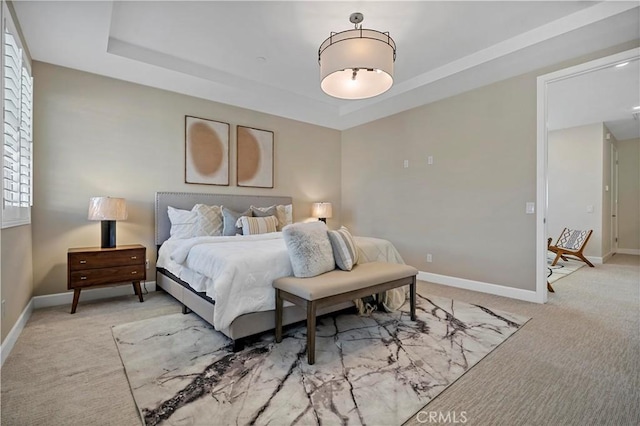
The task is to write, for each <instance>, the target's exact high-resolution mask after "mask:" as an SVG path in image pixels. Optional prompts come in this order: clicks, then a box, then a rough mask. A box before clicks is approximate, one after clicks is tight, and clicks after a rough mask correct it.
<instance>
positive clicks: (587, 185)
mask: <svg viewBox="0 0 640 426" xmlns="http://www.w3.org/2000/svg"><path fill="white" fill-rule="evenodd" d="M603 147H604V143H603V125H602V123H595V124H589V125H586V126H579V127H572V128H569V129H562V130H556V131H552V132H549V136H548V166H547V170H548V182H549V186H548V191H549V192H548V199H549V206H548V211H547V233H548V236H549V237H552V238H553V240H554V241H555V240H556V239H557V238H558V237H559V236H560V233H561V232H562V230H563V229H564V228H565V227H566V228H571V229H584V230H586V229H592V230H593V235H592V236H591V239H590V240H589V243H588V244H587V247H586V248H585V251H584V253H585V255H587V256H597V257H601V256H602V253H603V252H602V245H603V238H602V236H603V227H602V222H603V196H602V193H603V191H602V190H603V177H604V175H603V165H604V164H603V151H604V149H603ZM588 206H591V207H593V211H592V212H588V211H587V207H588ZM607 235H608V234H607Z"/></svg>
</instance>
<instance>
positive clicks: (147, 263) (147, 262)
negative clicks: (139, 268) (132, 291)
mask: <svg viewBox="0 0 640 426" xmlns="http://www.w3.org/2000/svg"><path fill="white" fill-rule="evenodd" d="M144 266H145V268H147V269H149V259H147V260H145V261H144Z"/></svg>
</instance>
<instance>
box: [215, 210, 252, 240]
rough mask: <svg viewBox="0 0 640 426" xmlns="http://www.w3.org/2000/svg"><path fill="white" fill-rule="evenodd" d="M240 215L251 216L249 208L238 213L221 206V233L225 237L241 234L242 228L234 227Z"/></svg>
mask: <svg viewBox="0 0 640 426" xmlns="http://www.w3.org/2000/svg"><path fill="white" fill-rule="evenodd" d="M241 216H248V217H252V216H253V214H252V212H251V209H248V210H247V211H244V212H242V213H239V212H237V211H234V210H231V209H228V208H226V207H222V221H223V226H222V235H224V236H226V237H232V236H234V235H237V234H242V228H236V222H237V221H238V219H239V218H240V217H241Z"/></svg>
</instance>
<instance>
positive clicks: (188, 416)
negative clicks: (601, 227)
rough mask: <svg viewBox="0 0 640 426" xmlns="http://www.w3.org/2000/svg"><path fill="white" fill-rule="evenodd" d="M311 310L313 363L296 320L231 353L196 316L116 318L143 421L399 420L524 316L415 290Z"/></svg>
mask: <svg viewBox="0 0 640 426" xmlns="http://www.w3.org/2000/svg"><path fill="white" fill-rule="evenodd" d="M403 309H404V310H405V311H399V312H394V313H382V312H374V313H373V314H372V315H371V316H369V317H362V316H357V315H356V314H340V315H337V316H333V317H332V316H327V317H324V318H321V319H319V321H318V326H317V327H318V328H317V341H316V363H315V364H314V365H311V366H310V365H308V364H307V358H306V352H305V349H306V328H305V326H304V324H302V325H297V326H294V327H291V328H288V329H285V338H284V339H283V341H282V342H281V343H275V342H274V339H273V333H265V334H264V335H263V336H262V337H261V338H259V339H256V340H254V341H253V342H252V343H250V344H249V345H248V346H247V347H246V348H245V349H244V350H242V351H240V352H237V353H233V352H232V351H231V349H230V346H229V344H230V340H229V339H228V338H226V337H225V336H224V335H222V334H221V333H219V332H217V331H215V330H214V329H213V328H212V327H211V326H210V325H209V324H207V323H206V322H204V321H203V320H202V319H200V318H199V317H198V316H196V315H195V314H189V315H182V314H174V315H168V316H162V317H156V318H151V319H147V320H143V321H138V322H134V323H130V324H124V325H119V326H116V327H113V329H112V331H113V336H114V339H115V341H116V344H117V347H118V350H119V351H120V356H121V358H122V362H123V364H124V368H125V371H126V374H127V377H128V379H129V383H130V386H131V389H132V392H133V397H134V399H135V401H136V404H137V406H138V408H139V409H140V412H141V415H142V418H143V420H144V423H145V424H146V425H156V424H166V425H238V424H240V425H244V424H271V425H319V424H323V425H333V424H335V425H340V424H349V425H359V424H367V425H399V424H402V423H403V422H404V421H406V420H408V419H409V418H410V417H411V416H413V415H415V413H417V412H418V411H419V410H420V409H422V407H424V406H425V405H426V404H427V403H428V402H429V401H431V400H432V399H433V398H434V397H435V396H436V395H438V394H439V393H440V392H442V391H443V390H444V389H445V388H446V387H447V386H449V385H450V384H451V383H453V382H454V381H455V380H456V379H458V378H459V377H460V376H461V375H462V374H464V373H465V372H466V371H467V370H468V369H469V368H471V367H472V366H473V365H474V364H476V363H477V362H478V361H480V360H481V359H482V358H483V357H485V356H486V355H487V354H488V353H489V352H491V351H492V350H493V349H495V348H496V347H497V346H498V345H500V344H501V343H502V342H504V341H505V340H506V339H507V338H508V337H509V336H511V335H512V334H513V333H514V332H516V331H517V330H518V329H519V328H520V327H521V326H522V325H523V324H524V323H525V322H526V321H527V320H528V318H525V317H522V316H518V315H512V314H509V313H506V312H501V311H496V310H491V309H487V308H485V307H482V306H477V305H471V304H467V303H462V302H457V301H453V300H450V299H445V298H440V297H429V296H421V295H418V302H417V320H416V321H411V320H410V318H409V315H408V313H407V312H406V310H407V309H408V303H406V304H405V305H404V306H403Z"/></svg>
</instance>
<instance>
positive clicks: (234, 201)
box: [156, 192, 291, 246]
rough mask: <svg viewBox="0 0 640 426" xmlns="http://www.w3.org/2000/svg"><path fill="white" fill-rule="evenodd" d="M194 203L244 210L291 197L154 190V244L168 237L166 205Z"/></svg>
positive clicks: (180, 206) (182, 206) (187, 207)
mask: <svg viewBox="0 0 640 426" xmlns="http://www.w3.org/2000/svg"><path fill="white" fill-rule="evenodd" d="M196 204H207V205H209V206H225V207H227V208H229V209H231V210H235V211H239V212H242V211H245V210H246V209H248V208H249V207H251V206H252V205H254V206H257V207H269V206H272V205H274V204H291V197H282V196H268V195H233V194H224V195H223V194H203V193H195V192H156V246H159V245H161V244H162V243H163V242H165V241H166V240H167V239H168V238H169V230H170V229H171V222H169V215H168V214H167V207H168V206H171V207H175V208H177V209H185V210H191V208H192V207H193V206H194V205H196Z"/></svg>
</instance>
